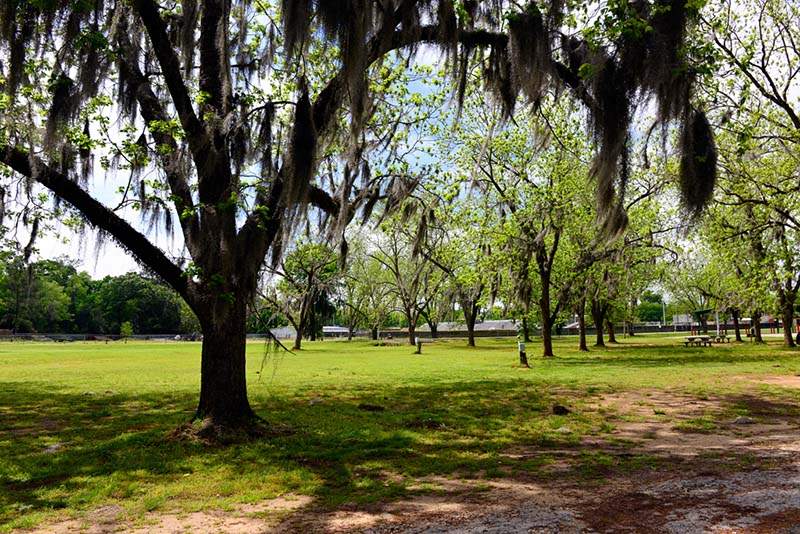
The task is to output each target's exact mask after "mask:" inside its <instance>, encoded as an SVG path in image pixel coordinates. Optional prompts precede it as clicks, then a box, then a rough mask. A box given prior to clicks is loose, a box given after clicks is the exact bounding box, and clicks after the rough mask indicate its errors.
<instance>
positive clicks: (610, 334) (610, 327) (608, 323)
mask: <svg viewBox="0 0 800 534" xmlns="http://www.w3.org/2000/svg"><path fill="white" fill-rule="evenodd" d="M606 328H607V329H608V342H609V343H617V335H616V333H615V332H614V322H613V321H612V320H611V319H609V318H608V317H606Z"/></svg>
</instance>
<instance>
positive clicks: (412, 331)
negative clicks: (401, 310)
mask: <svg viewBox="0 0 800 534" xmlns="http://www.w3.org/2000/svg"><path fill="white" fill-rule="evenodd" d="M415 337H417V322H416V321H412V320H411V317H410V316H409V318H408V343H409V344H410V345H416V340H415V339H414V338H415Z"/></svg>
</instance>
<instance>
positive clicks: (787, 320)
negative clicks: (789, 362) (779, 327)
mask: <svg viewBox="0 0 800 534" xmlns="http://www.w3.org/2000/svg"><path fill="white" fill-rule="evenodd" d="M795 298H796V295H793V294H792V293H790V292H788V291H786V290H782V291H780V292H779V294H778V301H779V302H780V306H781V319H782V320H783V344H784V346H786V347H794V346H795V342H794V337H793V336H792V330H793V328H792V323H793V322H794V301H795Z"/></svg>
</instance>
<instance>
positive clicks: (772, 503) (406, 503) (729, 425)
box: [37, 378, 800, 534]
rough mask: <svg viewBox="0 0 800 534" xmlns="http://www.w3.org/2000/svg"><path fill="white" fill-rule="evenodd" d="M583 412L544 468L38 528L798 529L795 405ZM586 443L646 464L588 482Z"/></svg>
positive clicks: (716, 403) (647, 400) (671, 405)
mask: <svg viewBox="0 0 800 534" xmlns="http://www.w3.org/2000/svg"><path fill="white" fill-rule="evenodd" d="M775 380H778V379H777V378H776V379H775ZM796 382H797V384H798V385H800V380H798V381H796ZM770 383H771V382H770ZM782 385H784V384H782ZM784 387H792V386H786V385H784ZM586 410H589V411H592V410H594V411H598V412H601V413H603V414H604V416H606V418H607V420H609V421H611V422H612V423H613V425H614V431H613V432H612V433H611V434H610V435H608V436H603V437H596V436H592V437H590V438H587V439H584V440H583V442H582V443H581V445H580V446H579V447H575V448H573V449H567V450H564V451H555V452H556V453H557V454H560V453H562V452H563V461H558V462H556V463H554V464H552V465H551V466H550V469H551V470H552V471H553V472H551V473H550V476H549V477H542V476H540V475H532V474H528V473H507V475H508V476H507V477H505V478H503V479H494V480H489V481H487V480H459V479H453V478H429V479H425V480H422V481H420V483H423V482H424V483H425V484H426V485H428V486H431V485H433V486H438V488H439V491H437V492H435V493H434V494H428V495H423V496H416V497H411V498H408V499H405V500H401V501H396V502H390V503H382V504H376V505H371V506H351V507H347V506H345V507H342V508H340V509H338V510H334V511H324V510H319V509H317V508H316V507H315V506H314V503H313V501H312V500H311V499H310V498H308V497H303V496H287V497H284V498H280V499H274V500H272V501H268V502H266V503H262V504H261V505H259V506H255V507H247V508H241V509H239V510H235V511H233V512H227V513H222V512H219V513H215V512H208V513H206V512H200V513H192V514H184V515H172V514H163V513H162V514H158V515H155V514H154V515H153V516H151V517H147V518H145V519H144V523H143V525H144V526H142V527H138V528H133V526H132V525H121V524H119V523H117V522H116V521H115V520H114V516H115V514H114V510H101V511H99V513H95V514H92V515H91V521H90V523H89V524H87V523H79V522H76V521H69V522H64V523H60V524H56V525H51V526H49V527H47V528H46V529H42V530H39V531H37V532H42V533H44V532H47V533H55V532H58V533H61V532H75V531H79V530H84V531H86V532H94V533H103V532H115V531H134V532H152V533H166V532H248V533H250V532H370V533H376V534H377V533H393V532H412V533H442V532H453V533H461V534H467V533H493V534H497V533H517V532H541V533H549V532H553V533H556V532H558V533H569V532H668V533H676V534H677V533H681V534H683V533H693V532H698V533H699V532H718V533H729V532H748V533H773V532H795V533H797V534H800V454H798V453H800V427H799V426H798V422H800V418H798V417H797V414H798V413H800V405H796V404H794V403H783V402H777V401H770V400H765V399H764V398H763V397H761V396H755V395H752V396H751V395H739V396H736V397H712V398H702V399H698V398H695V397H691V396H688V395H685V394H678V393H669V392H664V391H644V392H641V391H637V392H626V393H616V394H609V395H603V396H598V397H596V398H595V402H592V403H590V404H589V405H588V407H586ZM740 413H746V415H737V414H740ZM548 452H549V453H550V454H552V453H553V452H554V451H552V450H550V451H548ZM586 452H591V453H602V454H603V455H605V456H607V457H609V458H612V459H614V458H619V459H629V458H632V457H646V458H649V459H651V463H649V464H647V465H643V466H638V467H636V468H635V469H620V468H617V467H615V466H612V467H610V468H609V470H608V475H607V476H605V477H592V478H589V479H586V478H581V477H580V476H575V474H574V473H571V472H570V469H571V466H572V465H573V460H574V458H575V457H576V455H579V454H584V453H586ZM540 453H541V451H540V450H533V449H515V450H510V451H507V453H506V454H508V455H509V456H513V457H524V456H526V455H530V456H535V455H537V454H540ZM560 460H561V459H560ZM620 465H627V464H625V463H624V462H623V463H620ZM559 470H564V475H565V476H560V475H559V474H558V472H559ZM537 477H538V478H537ZM265 517H268V518H270V519H265Z"/></svg>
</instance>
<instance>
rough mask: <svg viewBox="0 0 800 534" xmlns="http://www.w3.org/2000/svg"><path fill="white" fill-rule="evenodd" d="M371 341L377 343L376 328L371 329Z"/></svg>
mask: <svg viewBox="0 0 800 534" xmlns="http://www.w3.org/2000/svg"><path fill="white" fill-rule="evenodd" d="M372 341H378V328H377V327H373V328H372Z"/></svg>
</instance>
